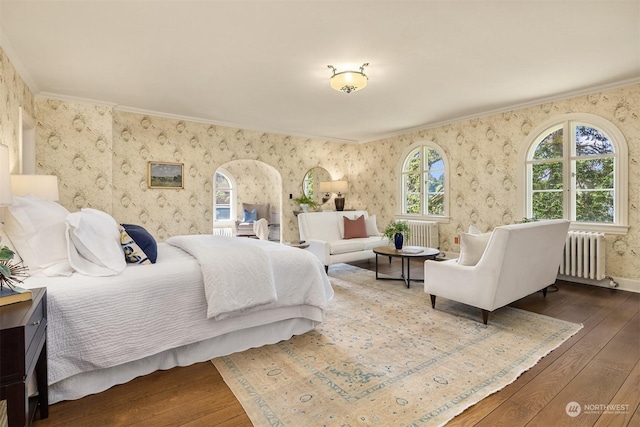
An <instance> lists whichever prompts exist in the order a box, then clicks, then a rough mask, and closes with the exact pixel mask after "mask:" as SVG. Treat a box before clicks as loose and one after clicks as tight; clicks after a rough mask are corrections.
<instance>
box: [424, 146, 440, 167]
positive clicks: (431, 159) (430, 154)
mask: <svg viewBox="0 0 640 427" xmlns="http://www.w3.org/2000/svg"><path fill="white" fill-rule="evenodd" d="M425 152H426V155H427V165H426V167H427V170H431V169H439V170H442V169H444V162H443V160H442V157H441V156H440V153H438V152H437V151H436V150H432V149H430V148H425Z"/></svg>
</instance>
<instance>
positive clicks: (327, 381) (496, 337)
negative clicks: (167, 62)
mask: <svg viewBox="0 0 640 427" xmlns="http://www.w3.org/2000/svg"><path fill="white" fill-rule="evenodd" d="M329 276H330V280H331V283H332V285H333V288H334V290H335V298H334V300H333V301H332V302H331V304H330V306H329V308H328V310H327V311H326V313H325V321H324V322H323V323H321V324H320V325H318V327H317V328H316V329H315V330H314V331H311V332H308V333H306V334H304V335H301V336H296V337H293V338H292V339H290V340H288V341H283V342H280V343H278V344H274V345H270V346H265V347H262V348H257V349H251V350H247V351H244V352H242V353H236V354H233V355H231V356H226V357H220V358H217V359H214V360H213V363H214V365H215V366H216V368H217V369H218V371H219V372H220V373H221V375H222V377H223V378H224V380H225V382H226V383H227V384H228V385H229V387H230V388H231V390H232V391H233V393H234V394H235V396H236V397H237V398H238V400H239V401H240V403H241V404H242V406H243V407H244V409H245V411H246V412H247V415H248V416H249V418H250V419H251V421H252V423H253V424H254V425H255V426H294V427H300V426H346V425H349V426H357V425H367V426H368V425H376V426H400V425H429V426H431V425H433V426H437V425H443V424H445V423H447V422H448V421H449V420H451V419H452V418H454V417H455V416H456V415H457V414H459V413H461V412H462V411H464V410H465V409H466V408H468V407H469V406H471V405H473V404H475V403H477V402H479V401H480V400H482V399H483V398H485V397H486V396H488V395H490V394H492V393H495V392H496V391H498V390H500V389H502V388H503V387H505V386H506V385H508V384H509V383H511V382H513V381H515V379H516V378H517V377H518V376H519V375H521V374H522V373H523V372H524V371H526V370H528V369H530V368H531V367H532V366H534V365H535V364H536V363H537V362H538V361H539V360H540V359H541V358H542V357H544V356H545V355H546V354H548V353H549V352H550V351H552V350H553V349H555V348H556V347H558V346H559V345H560V344H562V342H564V341H565V340H567V339H568V338H569V337H571V336H572V335H573V334H575V333H576V332H578V331H579V330H580V328H581V327H582V326H581V325H578V324H574V323H569V322H565V321H561V320H556V319H552V318H550V317H546V316H541V315H538V314H534V313H530V312H527V311H523V310H518V309H515V308H510V307H505V308H502V309H499V310H496V311H495V312H494V313H493V314H492V315H490V317H489V324H488V325H484V324H483V323H482V315H481V311H480V310H479V309H474V308H472V307H471V308H470V307H467V306H464V305H462V304H459V303H455V302H452V301H447V300H445V299H442V300H441V301H440V299H439V300H438V304H437V306H436V307H437V309H436V310H433V309H431V305H430V303H429V296H428V295H427V294H425V293H424V291H423V290H422V286H421V284H420V283H416V285H415V286H412V288H411V289H407V288H406V287H405V286H404V283H403V282H389V281H385V282H381V281H380V282H377V281H376V280H375V276H374V273H373V272H370V271H368V270H363V269H359V268H357V267H353V266H348V265H339V266H337V267H336V266H331V271H330V274H329ZM540 297H541V298H542V294H540Z"/></svg>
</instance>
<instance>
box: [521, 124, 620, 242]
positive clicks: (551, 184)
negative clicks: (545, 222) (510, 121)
mask: <svg viewBox="0 0 640 427" xmlns="http://www.w3.org/2000/svg"><path fill="white" fill-rule="evenodd" d="M525 163H526V167H525V169H526V196H525V216H526V217H527V218H537V219H555V218H566V219H569V220H571V221H572V222H573V223H574V224H573V227H574V228H580V229H591V230H602V231H609V232H615V231H616V230H615V229H616V228H618V227H624V229H621V228H619V229H618V230H617V231H619V232H626V226H627V185H628V184H627V166H626V165H627V144H626V141H625V140H624V137H623V135H622V133H621V132H620V131H619V130H618V129H617V128H616V127H615V126H614V125H613V124H611V123H610V122H608V121H606V120H604V119H602V118H600V117H598V116H592V115H587V114H570V115H565V116H562V117H560V118H556V119H555V120H553V121H552V122H546V123H544V124H543V125H541V126H540V127H539V128H538V129H537V130H536V131H534V132H532V138H531V142H530V143H529V148H528V151H527V156H526V160H525Z"/></svg>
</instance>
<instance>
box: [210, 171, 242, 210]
mask: <svg viewBox="0 0 640 427" xmlns="http://www.w3.org/2000/svg"><path fill="white" fill-rule="evenodd" d="M216 174H220V175H222V176H223V177H224V178H225V179H226V180H227V182H228V183H229V188H226V187H225V188H219V187H218V181H217V180H216V176H215V174H214V175H213V182H214V190H213V220H214V221H215V222H218V221H235V219H236V218H237V212H236V211H237V204H238V203H237V200H238V192H237V191H236V180H235V179H234V177H233V175H231V174H230V173H229V171H227V170H226V169H224V168H218V170H217V171H216ZM219 189H222V190H228V191H229V193H230V204H231V205H230V206H229V219H218V218H217V210H216V208H217V203H216V199H217V197H216V193H217V192H218V190H219Z"/></svg>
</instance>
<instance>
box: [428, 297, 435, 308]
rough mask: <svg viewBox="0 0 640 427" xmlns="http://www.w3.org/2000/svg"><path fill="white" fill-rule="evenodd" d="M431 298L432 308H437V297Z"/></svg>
mask: <svg viewBox="0 0 640 427" xmlns="http://www.w3.org/2000/svg"><path fill="white" fill-rule="evenodd" d="M429 296H430V297H431V308H436V296H435V295H429Z"/></svg>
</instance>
